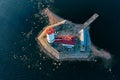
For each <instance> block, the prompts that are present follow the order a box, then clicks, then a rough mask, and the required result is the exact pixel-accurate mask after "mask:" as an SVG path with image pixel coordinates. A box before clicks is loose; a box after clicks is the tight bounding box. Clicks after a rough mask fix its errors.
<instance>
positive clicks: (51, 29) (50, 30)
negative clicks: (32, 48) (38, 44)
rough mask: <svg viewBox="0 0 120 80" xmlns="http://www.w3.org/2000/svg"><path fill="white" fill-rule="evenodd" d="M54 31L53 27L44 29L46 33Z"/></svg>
mask: <svg viewBox="0 0 120 80" xmlns="http://www.w3.org/2000/svg"><path fill="white" fill-rule="evenodd" d="M54 32H55V31H54V29H53V28H47V29H46V31H45V33H46V34H52V33H54Z"/></svg>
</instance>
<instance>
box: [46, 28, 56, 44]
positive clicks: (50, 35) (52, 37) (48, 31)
mask: <svg viewBox="0 0 120 80" xmlns="http://www.w3.org/2000/svg"><path fill="white" fill-rule="evenodd" d="M54 32H55V31H54V29H53V28H47V29H46V31H45V33H46V35H47V40H48V42H49V43H53V42H54V40H55V35H54Z"/></svg>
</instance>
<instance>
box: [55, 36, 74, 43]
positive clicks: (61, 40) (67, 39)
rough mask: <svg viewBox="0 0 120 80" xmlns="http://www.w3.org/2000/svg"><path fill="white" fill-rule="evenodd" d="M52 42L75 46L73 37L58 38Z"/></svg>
mask: <svg viewBox="0 0 120 80" xmlns="http://www.w3.org/2000/svg"><path fill="white" fill-rule="evenodd" d="M54 42H55V43H60V44H69V45H75V37H74V36H58V37H56V38H55V41H54Z"/></svg>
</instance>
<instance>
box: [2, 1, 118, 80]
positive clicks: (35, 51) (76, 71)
mask: <svg viewBox="0 0 120 80" xmlns="http://www.w3.org/2000/svg"><path fill="white" fill-rule="evenodd" d="M38 2H39V4H40V5H39V6H38ZM38 7H39V10H38ZM46 7H49V8H50V9H51V10H52V11H53V12H55V13H56V14H57V15H59V16H60V17H62V18H64V19H68V20H70V21H72V22H74V23H84V21H86V20H87V19H88V18H89V17H90V16H92V15H93V14H94V13H98V14H99V15H100V16H99V18H98V19H97V20H96V21H95V22H93V23H92V24H91V28H90V36H91V40H92V43H93V44H94V45H95V46H97V47H99V48H102V49H105V50H107V51H108V52H110V53H111V55H112V56H113V58H112V60H111V61H104V60H101V59H99V60H97V61H96V62H79V61H73V62H67V61H66V62H57V61H54V60H52V59H50V58H48V57H47V56H46V55H45V54H44V53H43V52H42V51H41V50H40V48H39V46H38V44H37V42H36V40H35V38H36V36H37V35H38V33H39V32H40V31H41V30H42V28H43V27H44V26H46V25H47V20H46V19H45V18H44V17H43V15H42V14H41V11H42V10H43V9H44V8H46ZM37 13H39V17H35V15H36V14H37ZM0 80H120V1H119V0H0Z"/></svg>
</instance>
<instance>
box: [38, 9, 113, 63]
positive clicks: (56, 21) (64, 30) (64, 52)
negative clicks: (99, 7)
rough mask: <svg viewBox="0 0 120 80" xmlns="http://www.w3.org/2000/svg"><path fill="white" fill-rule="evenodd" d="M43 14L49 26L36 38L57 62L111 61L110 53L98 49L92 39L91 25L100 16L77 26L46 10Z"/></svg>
mask: <svg viewBox="0 0 120 80" xmlns="http://www.w3.org/2000/svg"><path fill="white" fill-rule="evenodd" d="M43 13H44V14H45V15H46V16H47V17H48V20H49V24H48V26H45V27H44V28H43V29H42V30H41V31H40V32H39V34H38V36H37V37H36V40H37V43H38V44H39V46H40V49H41V50H42V51H43V52H44V53H45V54H46V55H47V56H49V57H50V58H52V59H54V60H57V61H75V60H78V61H91V60H93V59H94V58H97V57H99V58H103V59H105V60H109V59H111V55H110V53H109V52H107V51H105V50H103V49H98V48H96V47H95V46H94V45H93V44H92V42H91V39H90V33H89V30H90V24H91V23H92V22H93V21H94V20H96V19H97V18H98V17H99V15H98V14H97V13H95V14H93V16H92V17H90V18H89V19H88V20H87V21H86V22H85V23H83V24H75V23H73V22H71V21H69V20H66V19H63V18H61V17H59V16H57V15H56V14H54V13H53V12H52V11H51V10H50V9H48V8H46V9H44V10H43Z"/></svg>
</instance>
